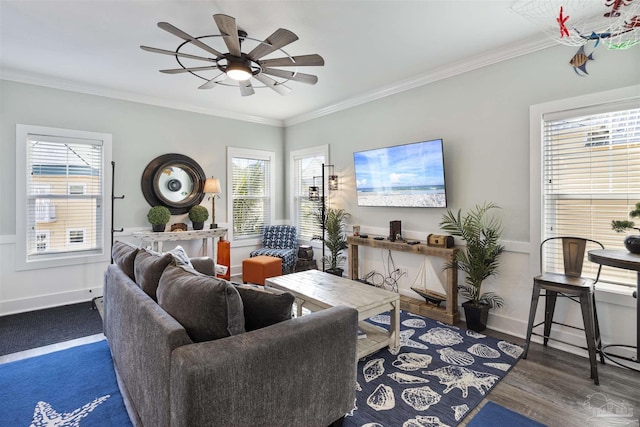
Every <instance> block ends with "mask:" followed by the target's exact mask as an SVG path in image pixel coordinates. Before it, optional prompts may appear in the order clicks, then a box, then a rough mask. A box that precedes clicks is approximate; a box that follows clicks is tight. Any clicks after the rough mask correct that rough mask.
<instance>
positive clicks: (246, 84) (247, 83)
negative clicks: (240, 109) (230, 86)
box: [238, 79, 256, 96]
mask: <svg viewBox="0 0 640 427" xmlns="http://www.w3.org/2000/svg"><path fill="white" fill-rule="evenodd" d="M238 85H239V86H240V94H241V95H242V96H251V95H253V94H254V93H256V92H255V91H254V90H253V86H251V79H247V80H244V81H239V82H238Z"/></svg>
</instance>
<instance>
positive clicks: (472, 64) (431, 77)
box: [0, 37, 557, 127]
mask: <svg viewBox="0 0 640 427" xmlns="http://www.w3.org/2000/svg"><path fill="white" fill-rule="evenodd" d="M556 45H557V43H556V42H555V41H553V40H550V39H548V38H545V39H544V40H541V39H540V37H534V38H531V39H530V40H526V41H523V42H520V43H513V44H511V45H510V46H506V47H504V46H503V47H501V48H499V49H495V50H493V51H489V52H483V53H480V54H478V55H476V56H473V57H471V58H465V59H464V60H462V61H458V62H454V63H452V64H448V65H444V66H442V67H439V68H436V69H434V70H430V71H428V72H426V73H423V74H419V75H417V76H414V77H412V78H409V79H405V80H401V81H399V82H396V83H393V84H390V85H387V86H383V87H381V88H378V89H374V90H372V91H369V92H365V93H362V94H360V95H357V96H354V97H352V98H350V99H347V100H344V101H341V102H338V103H335V104H330V105H328V106H326V107H323V108H320V109H318V110H314V111H311V112H309V113H304V114H300V115H296V116H291V117H288V118H285V119H283V120H278V119H270V118H265V117H259V116H254V115H250V114H244V113H238V112H233V111H229V110H226V109H214V108H201V107H194V106H193V105H186V104H183V103H177V102H175V101H173V100H168V99H162V98H157V97H151V96H144V95H140V94H136V93H131V92H125V91H119V90H113V89H108V88H104V87H92V86H88V85H83V84H81V83H78V82H72V81H69V80H64V79H56V78H53V77H51V76H44V75H39V74H35V73H28V72H25V71H19V70H13V69H7V68H1V69H0V74H1V75H2V79H4V80H10V81H15V82H18V83H26V84H32V85H37V86H44V87H50V88H54V89H61V90H68V91H72V92H79V93H87V94H90V95H97V96H104V97H107V98H114V99H122V100H125V101H132V102H139V103H142V104H148V105H156V106H160V107H166V108H173V109H177V110H183V111H191V112H194V113H200V114H206V115H210V116H216V117H222V118H228V119H234V120H242V121H246V122H251V123H259V124H264V125H269V126H276V127H289V126H293V125H296V124H299V123H302V122H306V121H309V120H313V119H317V118H319V117H322V116H326V115H329V114H333V113H336V112H338V111H342V110H346V109H348V108H351V107H355V106H358V105H362V104H365V103H367V102H371V101H374V100H377V99H381V98H384V97H387V96H391V95H395V94H397V93H401V92H404V91H407V90H411V89H414V88H416V87H419V86H423V85H426V84H429V83H433V82H436V81H439V80H444V79H447V78H449V77H453V76H456V75H459V74H462V73H466V72H469V71H473V70H477V69H479V68H483V67H486V66H489V65H493V64H497V63H499V62H502V61H507V60H510V59H513V58H517V57H519V56H523V55H527V54H530V53H534V52H538V51H540V50H543V49H547V48H549V47H552V46H556Z"/></svg>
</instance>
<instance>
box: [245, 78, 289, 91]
mask: <svg viewBox="0 0 640 427" xmlns="http://www.w3.org/2000/svg"><path fill="white" fill-rule="evenodd" d="M253 77H255V78H256V80H258V81H260V82H261V83H264V84H265V85H267V86H269V87H270V88H271V89H273V90H275V91H276V92H278V93H279V94H280V95H288V94H289V93H290V92H291V88H289V87H287V86H285V85H283V84H282V83H278V82H277V81H275V80H273V79H272V78H271V77H267V76H265V75H264V74H257V75H255V76H253Z"/></svg>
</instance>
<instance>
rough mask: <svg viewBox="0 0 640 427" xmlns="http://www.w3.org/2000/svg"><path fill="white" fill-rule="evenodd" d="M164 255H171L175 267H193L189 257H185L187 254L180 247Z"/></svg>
mask: <svg viewBox="0 0 640 427" xmlns="http://www.w3.org/2000/svg"><path fill="white" fill-rule="evenodd" d="M165 253H168V254H171V256H172V257H173V259H174V260H175V264H176V265H186V266H187V267H191V268H193V265H192V264H191V261H190V260H189V255H187V253H186V252H185V250H184V249H183V248H182V246H180V245H178V246H176V247H175V248H173V249H171V250H170V251H168V252H165Z"/></svg>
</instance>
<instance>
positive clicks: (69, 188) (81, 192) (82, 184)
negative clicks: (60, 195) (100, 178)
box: [67, 183, 87, 196]
mask: <svg viewBox="0 0 640 427" xmlns="http://www.w3.org/2000/svg"><path fill="white" fill-rule="evenodd" d="M71 187H80V188H81V189H82V190H81V191H80V192H79V193H72V192H71ZM86 193H87V184H84V183H77V184H76V183H73V184H71V183H70V184H69V185H67V194H68V195H70V196H82V195H84V194H86Z"/></svg>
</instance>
